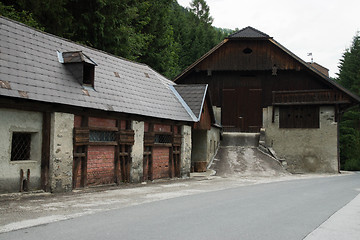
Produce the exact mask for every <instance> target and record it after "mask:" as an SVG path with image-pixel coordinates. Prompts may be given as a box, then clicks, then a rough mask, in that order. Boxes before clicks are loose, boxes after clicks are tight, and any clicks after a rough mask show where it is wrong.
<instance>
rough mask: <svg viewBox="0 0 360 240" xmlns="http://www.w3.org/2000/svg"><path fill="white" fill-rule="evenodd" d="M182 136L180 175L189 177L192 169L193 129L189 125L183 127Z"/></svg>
mask: <svg viewBox="0 0 360 240" xmlns="http://www.w3.org/2000/svg"><path fill="white" fill-rule="evenodd" d="M181 135H182V139H181V164H180V173H181V176H182V177H189V176H190V168H191V127H190V126H187V125H184V126H182V127H181Z"/></svg>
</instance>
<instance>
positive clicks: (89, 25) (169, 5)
mask: <svg viewBox="0 0 360 240" xmlns="http://www.w3.org/2000/svg"><path fill="white" fill-rule="evenodd" d="M0 15H3V16H6V17H9V18H12V19H14V20H17V21H20V22H23V23H25V24H27V25H29V26H32V27H35V28H38V29H40V30H42V31H46V32H49V33H52V34H54V35H57V36H60V37H64V38H67V39H71V40H73V41H75V42H78V43H81V44H85V45H88V46H91V47H94V48H96V49H101V50H103V51H106V52H108V53H112V54H114V55H117V56H121V57H123V58H126V59H129V60H133V61H137V62H142V63H145V64H147V65H149V66H151V67H152V68H154V70H156V71H158V72H159V73H161V74H163V75H164V76H166V77H167V78H169V79H173V78H174V77H175V76H176V75H178V74H179V73H180V72H181V71H182V70H184V69H185V68H186V67H187V66H189V65H190V64H192V63H193V62H194V61H195V60H197V59H198V58H199V57H201V56H202V55H203V54H204V53H206V52H208V51H209V50H210V49H211V48H212V47H214V46H215V45H216V44H218V43H219V42H220V41H221V40H223V39H224V38H225V37H226V36H228V35H229V34H230V33H232V32H233V30H230V29H222V28H215V27H213V26H212V22H213V18H212V17H211V16H210V10H209V7H208V5H207V3H206V1H205V0H192V2H191V4H190V8H184V7H182V6H180V5H179V4H178V3H177V1H176V0H48V1H43V0H15V1H14V0H1V1H0ZM339 62H340V63H339V74H338V77H337V78H335V79H333V80H335V81H337V82H339V83H340V84H341V85H343V86H344V87H346V88H348V89H349V90H351V91H352V92H353V93H355V94H357V95H360V36H359V33H358V34H356V35H355V36H354V39H353V42H352V45H351V47H350V48H349V49H346V50H345V52H344V54H343V56H342V59H340V60H339ZM359 119H360V109H359V107H354V108H352V109H349V110H348V111H347V112H345V113H344V114H343V116H342V120H341V122H340V157H341V168H342V169H344V170H358V171H359V170H360V120H359Z"/></svg>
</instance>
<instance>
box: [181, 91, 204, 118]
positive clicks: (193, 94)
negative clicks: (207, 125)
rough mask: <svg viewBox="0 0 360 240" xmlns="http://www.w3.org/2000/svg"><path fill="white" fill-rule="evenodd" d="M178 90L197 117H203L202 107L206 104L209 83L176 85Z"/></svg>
mask: <svg viewBox="0 0 360 240" xmlns="http://www.w3.org/2000/svg"><path fill="white" fill-rule="evenodd" d="M174 88H175V89H176V91H177V92H178V93H179V94H180V96H181V97H182V98H183V99H184V101H185V102H186V103H187V105H188V106H189V107H190V109H191V111H192V112H193V113H194V115H195V117H196V118H197V119H198V120H199V119H200V117H201V112H202V108H203V106H204V101H205V96H206V91H207V88H208V85H207V84H190V85H186V84H184V85H183V84H181V85H174Z"/></svg>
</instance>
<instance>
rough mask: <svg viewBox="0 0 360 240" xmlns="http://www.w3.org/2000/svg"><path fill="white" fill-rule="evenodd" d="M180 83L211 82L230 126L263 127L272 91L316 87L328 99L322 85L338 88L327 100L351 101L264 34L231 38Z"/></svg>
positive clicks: (215, 102)
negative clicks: (238, 38)
mask: <svg viewBox="0 0 360 240" xmlns="http://www.w3.org/2000/svg"><path fill="white" fill-rule="evenodd" d="M244 49H247V50H249V49H250V50H251V51H250V52H251V53H245V52H246V51H245V52H244ZM275 68H276V69H275ZM176 83H178V84H182V83H184V84H189V83H191V84H208V85H209V88H208V89H209V93H210V97H211V101H212V104H213V105H214V106H217V107H221V109H222V124H223V126H224V130H225V131H234V130H235V131H250V132H253V131H258V130H259V129H260V128H261V125H262V108H267V107H269V106H272V105H273V101H274V97H273V92H284V91H289V92H291V91H297V92H299V91H315V92H313V95H314V94H315V95H316V96H317V95H318V97H315V98H313V99H317V98H319V99H324V96H323V95H324V94H323V93H322V91H325V92H326V91H335V92H334V94H333V95H332V96H331V97H330V98H333V100H334V101H335V102H334V101H331V102H330V101H329V100H326V101H328V102H327V103H328V104H339V103H349V102H350V101H349V98H347V99H346V98H345V97H344V96H345V95H344V94H343V95H341V94H340V91H339V90H335V89H334V87H333V86H332V85H331V84H330V83H329V82H327V81H324V79H322V76H319V75H317V74H315V73H314V72H313V71H311V70H310V69H309V68H308V67H307V66H305V65H304V63H302V62H300V61H299V60H298V59H297V58H295V57H294V56H293V55H291V54H289V53H288V52H286V51H284V50H283V49H281V48H280V47H278V46H277V45H275V44H274V43H272V42H271V41H269V40H264V39H262V40H256V39H241V40H229V41H227V42H226V43H224V44H223V45H222V46H221V47H219V48H218V49H216V50H215V51H214V52H213V53H212V54H210V55H209V56H207V57H206V58H204V59H202V61H200V62H198V63H197V64H196V65H194V67H193V68H192V69H191V70H190V71H188V72H187V73H186V74H184V75H182V76H181V78H179V79H177V81H176ZM316 91H318V92H316ZM339 94H340V95H341V96H340V95H339ZM320 95H321V96H320ZM297 98H301V97H300V95H299V96H298V97H297ZM308 99H309V98H308ZM340 100H341V101H340ZM307 103H308V102H307ZM231 129H232V130H231Z"/></svg>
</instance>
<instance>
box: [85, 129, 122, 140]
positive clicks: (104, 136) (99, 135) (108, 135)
mask: <svg viewBox="0 0 360 240" xmlns="http://www.w3.org/2000/svg"><path fill="white" fill-rule="evenodd" d="M89 141H90V142H115V141H116V133H115V132H111V131H95V130H90V136H89Z"/></svg>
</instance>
